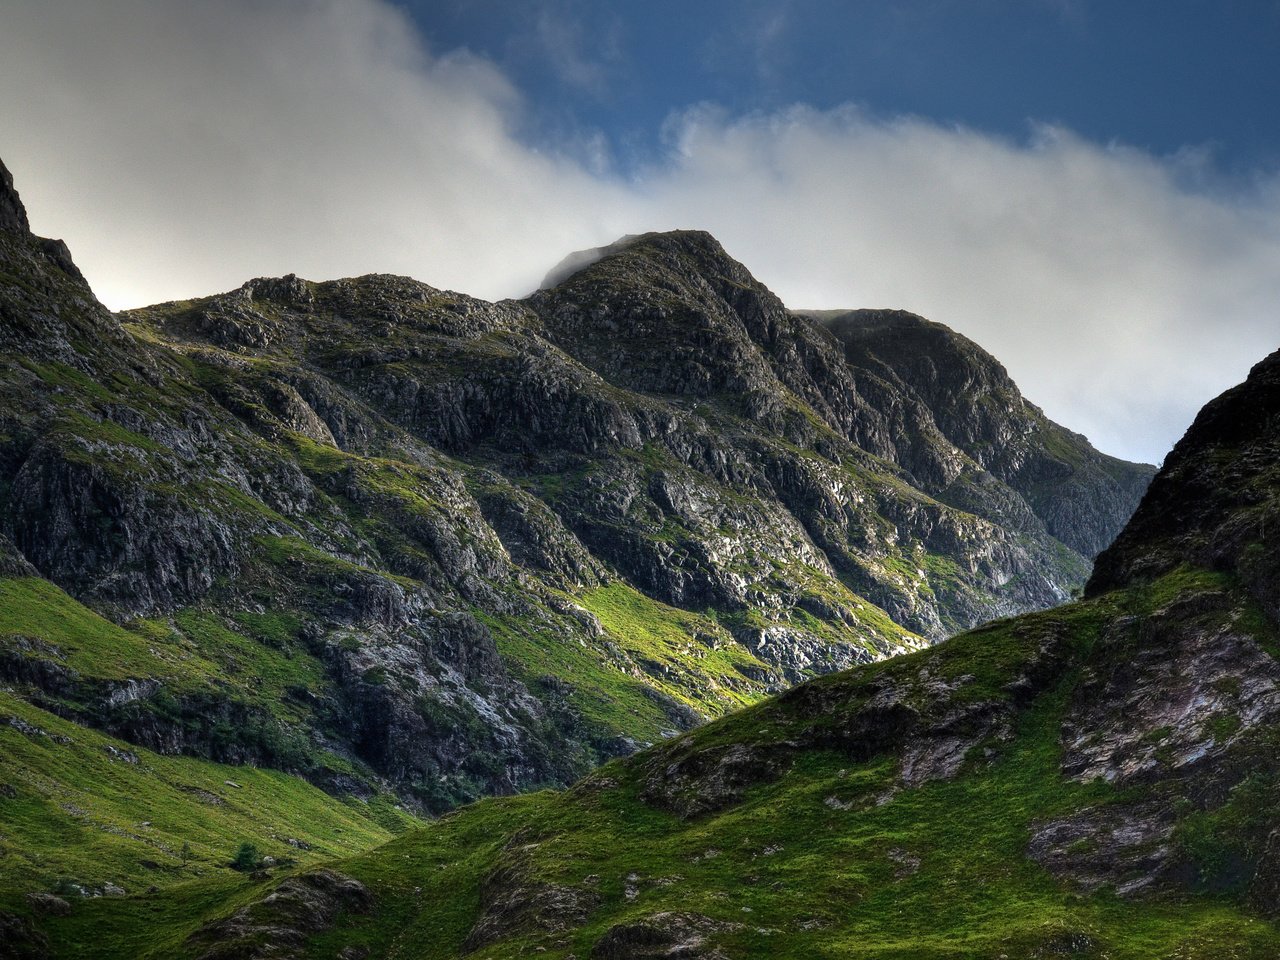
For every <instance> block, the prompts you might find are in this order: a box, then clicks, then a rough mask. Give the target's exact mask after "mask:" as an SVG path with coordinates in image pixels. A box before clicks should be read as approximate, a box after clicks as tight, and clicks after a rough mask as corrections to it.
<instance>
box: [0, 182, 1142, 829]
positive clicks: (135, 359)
mask: <svg viewBox="0 0 1280 960" xmlns="http://www.w3.org/2000/svg"><path fill="white" fill-rule="evenodd" d="M561 273H562V274H563V276H561V277H560V278H559V279H558V282H556V283H554V284H553V285H552V286H550V287H548V288H546V289H543V290H540V291H538V292H537V293H535V294H533V295H532V296H530V297H529V298H527V299H526V300H523V301H504V302H501V303H487V302H484V301H480V300H476V299H473V298H470V297H466V296H463V295H461V294H456V293H450V292H447V291H441V290H437V289H435V288H432V287H429V286H427V285H425V284H422V283H419V282H417V281H414V280H409V279H406V278H402V277H391V276H367V277H360V278H355V279H345V280H336V281H331V282H326V283H312V282H308V281H304V280H301V279H298V278H297V277H293V276H288V277H283V278H275V279H270V278H267V279H256V280H251V281H249V282H247V283H246V284H244V285H243V286H242V287H240V288H239V289H237V290H234V291H231V292H230V293H226V294H222V295H219V296H213V297H207V298H203V299H199V300H193V301H186V302H181V303H167V304H160V305H157V306H154V307H150V308H146V309H142V310H136V311H131V312H128V313H125V314H121V315H119V316H116V315H113V314H111V313H110V312H109V311H107V310H106V309H104V308H103V307H102V306H101V305H100V304H99V303H98V301H97V300H96V299H95V298H94V296H93V294H92V291H91V290H90V289H89V287H88V285H87V284H86V283H85V281H84V278H83V277H82V276H81V274H80V273H79V271H78V270H77V269H76V267H75V265H74V263H73V261H72V259H71V256H70V253H69V251H68V250H67V248H66V246H65V245H64V244H62V243H61V242H60V241H54V240H44V239H40V238H37V237H34V236H32V235H31V233H30V232H29V226H28V222H27V219H26V214H25V210H24V208H23V206H22V204H21V202H20V200H19V198H18V195H17V193H16V191H15V190H14V189H13V186H12V178H11V177H10V176H9V174H8V172H7V171H5V173H4V176H3V178H2V180H0V348H2V351H3V353H2V356H0V563H2V564H3V566H2V568H0V573H3V575H4V580H3V582H2V583H0V616H3V619H4V623H5V628H4V631H3V633H2V634H0V681H2V682H3V683H5V684H7V685H8V686H9V688H10V689H11V690H12V691H13V693H14V695H15V696H18V697H19V698H20V699H22V700H23V701H24V702H26V703H28V704H30V705H31V706H33V707H35V708H38V709H40V710H43V711H48V712H49V713H51V714H54V715H56V716H58V717H61V718H63V719H66V720H70V721H73V722H74V723H76V724H80V725H84V726H86V727H90V728H93V729H94V730H96V731H98V732H99V733H101V734H104V735H106V736H108V737H117V738H120V739H121V740H122V741H125V742H127V743H129V744H132V745H134V746H137V747H140V748H145V749H148V750H151V751H155V752H156V753H157V754H161V755H184V756H194V757H199V758H203V759H207V760H211V761H214V762H220V763H230V764H253V765H258V766H264V767H271V768H274V769H279V770H283V771H288V772H292V773H296V774H300V775H302V776H303V777H304V778H305V779H306V780H307V781H309V782H310V783H311V784H314V785H317V786H319V787H321V788H322V789H324V790H326V791H329V792H330V793H333V794H335V795H340V796H341V795H346V796H355V797H363V798H376V797H380V796H384V795H385V796H390V795H394V796H395V797H396V798H397V799H398V800H399V801H400V802H403V803H406V804H408V805H409V806H410V807H411V808H412V809H414V810H416V811H418V812H440V811H443V810H446V809H449V808H450V807H452V806H454V805H456V804H457V803H459V802H464V801H468V800H471V799H474V798H476V797H478V796H482V795H489V794H495V793H499V794H500V793H510V792H513V791H518V790H525V789H529V788H531V787H535V786H539V785H556V784H558V785H564V784H567V783H570V782H572V781H573V780H574V779H576V778H577V777H579V776H581V775H582V774H584V773H586V772H587V771H589V770H590V769H592V768H593V767H594V766H596V765H597V764H598V763H599V762H601V761H602V760H604V759H608V758H609V757H611V756H617V755H622V754H627V753H630V752H632V751H634V750H635V749H636V748H637V747H638V746H640V745H644V744H647V743H651V742H654V741H657V740H660V739H662V738H663V737H665V736H671V735H673V734H675V733H676V732H678V731H680V730H682V729H687V728H689V727H691V726H694V725H696V724H698V723H700V722H702V721H703V720H705V719H708V718H710V717H714V716H717V715H720V714H722V713H724V712H726V711H728V710H731V709H735V708H738V707H741V706H744V705H746V704H749V703H752V702H755V701H756V700H758V699H760V698H761V697H762V696H764V695H765V694H767V693H768V692H771V691H777V690H781V689H784V688H785V687H787V686H789V685H791V684H793V683H795V682H797V681H800V680H803V679H805V678H807V677H810V676H814V675H817V674H822V673H826V672H830V671H832V670H836V669H840V668H843V667H847V666H850V665H852V664H854V663H860V662H869V661H872V660H876V659H879V658H882V657H884V656H886V655H890V654H894V653H898V652H902V651H904V650H910V649H915V648H918V647H920V646H922V645H924V644H926V643H928V642H931V641H935V640H939V639H941V638H943V637H944V636H946V635H948V634H949V633H951V632H954V631H955V630H957V629H961V628H964V627H968V626H972V625H973V624H975V623H978V622H981V621H983V620H985V619H988V618H990V617H992V616H996V615H1001V614H1009V613H1015V612H1019V611H1022V610H1027V609H1034V608H1039V607H1045V606H1049V605H1052V604H1054V603H1057V602H1060V601H1061V600H1063V599H1065V598H1066V596H1067V594H1068V593H1069V592H1070V591H1071V590H1072V589H1074V588H1076V587H1078V586H1080V585H1081V584H1082V583H1083V581H1084V578H1085V576H1086V574H1087V571H1088V568H1089V559H1090V557H1091V555H1092V553H1093V551H1094V550H1095V549H1096V546H1097V544H1099V543H1101V542H1103V541H1104V540H1105V539H1108V538H1109V536H1110V535H1111V533H1113V532H1114V531H1115V530H1116V529H1118V528H1119V525H1120V523H1121V522H1122V520H1123V518H1124V517H1126V516H1127V515H1128V513H1129V512H1131V510H1132V508H1133V506H1134V505H1135V504H1136V502H1137V500H1138V498H1139V496H1140V495H1141V491H1142V490H1143V489H1144V488H1145V486H1146V483H1147V482H1148V479H1149V476H1150V474H1151V472H1152V468H1148V467H1143V466H1139V465H1133V464H1123V463H1120V462H1119V461H1114V460H1112V459H1110V458H1107V457H1104V456H1102V455H1101V454H1098V453H1097V452H1096V451H1093V450H1092V448H1090V447H1089V446H1088V444H1087V443H1086V442H1085V441H1084V440H1083V439H1082V438H1079V437H1076V436H1075V435H1073V434H1070V433H1069V432H1068V431H1065V430H1063V429H1062V428H1060V427H1057V426H1055V425H1053V424H1051V423H1049V422H1048V421H1047V420H1045V419H1044V417H1043V415H1042V414H1040V412H1039V411H1038V410H1037V409H1036V408H1035V407H1034V406H1032V405H1031V404H1029V403H1027V402H1026V401H1025V400H1023V398H1022V397H1021V395H1020V394H1019V393H1018V391H1017V389H1016V387H1014V386H1013V384H1012V383H1011V382H1010V381H1009V380H1008V378H1007V376H1005V374H1004V372H1003V370H1002V368H1001V367H1000V366H999V364H998V363H997V362H996V361H995V360H994V359H993V358H991V357H990V356H988V355H987V354H985V353H983V352H982V351H981V350H980V349H979V348H977V347H976V346H974V345H973V344H971V343H969V342H968V341H965V340H963V338H960V337H958V336H957V335H955V334H952V333H951V332H950V331H947V330H946V329H945V328H942V327H937V326H936V325H927V324H925V322H924V321H920V320H918V319H917V318H910V320H909V322H908V321H907V320H905V319H904V320H903V321H902V323H903V324H905V325H904V326H903V330H904V331H905V330H907V329H908V327H910V326H911V324H918V325H924V326H928V327H929V328H930V329H931V330H936V331H940V335H939V340H938V344H937V349H936V352H935V353H934V355H933V359H932V361H931V362H932V364H933V367H931V368H930V369H932V370H933V371H934V373H933V374H932V375H930V374H928V372H927V371H926V369H925V368H926V367H927V366H928V364H927V363H926V362H925V360H924V359H922V357H923V356H924V355H925V354H927V353H928V350H929V348H928V347H927V345H921V344H920V343H918V342H917V340H916V339H915V338H913V337H909V336H907V335H906V334H905V333H904V334H903V335H902V337H901V338H898V339H901V342H902V349H901V350H900V351H898V350H896V349H895V347H894V346H893V343H894V342H895V337H893V336H889V337H885V336H879V337H877V336H875V335H874V331H875V330H877V329H880V327H879V326H877V324H878V323H879V321H875V322H872V320H871V319H868V318H861V317H860V315H856V314H854V315H846V316H845V317H843V318H841V319H838V320H836V321H833V322H830V323H820V322H815V321H814V320H811V319H808V318H805V317H800V316H797V315H795V314H792V313H790V312H788V311H787V310H786V309H785V307H784V306H783V305H782V303H781V302H780V301H779V300H778V299H777V298H776V297H775V296H774V295H773V294H772V293H770V292H769V291H768V290H767V289H766V288H765V287H763V286H762V285H761V284H759V283H758V282H757V281H756V280H755V279H754V278H753V277H752V276H751V275H750V273H749V272H748V271H747V270H746V269H745V268H744V267H743V266H742V265H741V264H739V263H737V262H736V261H734V260H732V259H731V258H730V257H729V256H728V255H727V254H725V252H724V251H723V249H722V248H721V247H720V245H719V244H718V243H716V241H715V240H714V239H713V238H711V237H710V236H708V235H707V234H704V233H697V232H676V233H670V234H649V235H645V236H641V237H632V238H626V239H625V240H623V241H620V242H619V243H618V244H615V245H614V246H612V247H610V248H607V249H605V250H603V251H599V252H598V256H588V257H585V258H579V260H578V261H576V262H575V263H574V264H573V265H572V266H570V267H568V268H566V269H565V270H563V271H561ZM877 316H878V315H877ZM904 317H905V315H904ZM895 322H897V321H895ZM993 385H994V386H993ZM996 448H1001V449H1004V448H1008V449H1009V450H1014V449H1016V450H1017V451H1018V452H1017V454H1016V455H1013V454H1009V455H1006V454H999V453H993V452H992V451H993V450H995V449H996ZM1068 521H1069V522H1068Z"/></svg>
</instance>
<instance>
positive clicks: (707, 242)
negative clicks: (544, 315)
mask: <svg viewBox="0 0 1280 960" xmlns="http://www.w3.org/2000/svg"><path fill="white" fill-rule="evenodd" d="M642 246H651V247H654V248H658V249H665V250H678V251H682V252H685V253H693V252H698V253H701V254H702V255H704V256H712V257H726V256H727V254H726V253H725V250H724V247H723V246H721V244H720V241H719V240H717V239H716V238H715V237H714V236H712V235H711V234H710V233H708V232H707V231H706V230H666V231H655V232H651V233H628V234H626V235H625V236H622V237H619V238H618V239H617V240H615V241H613V243H610V244H606V245H605V246H603V247H589V248H587V249H585V250H575V251H573V253H571V254H569V255H568V256H566V257H565V258H564V259H563V260H561V261H560V262H559V263H557V264H556V265H555V266H554V267H552V268H551V269H550V270H548V271H547V275H546V276H545V277H544V278H543V280H542V283H541V284H539V286H538V289H539V290H549V289H551V288H552V287H556V286H559V285H560V284H562V283H564V282H565V281H566V280H568V279H569V278H570V277H572V276H573V275H574V274H576V273H578V272H579V271H582V270H585V269H586V268H587V267H590V266H591V265H592V264H595V263H598V262H600V261H601V260H603V259H605V258H606V257H611V256H613V255H614V254H618V253H622V252H623V251H625V250H628V249H631V248H634V247H642Z"/></svg>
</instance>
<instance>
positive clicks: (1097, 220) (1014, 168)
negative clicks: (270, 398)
mask: <svg viewBox="0 0 1280 960" xmlns="http://www.w3.org/2000/svg"><path fill="white" fill-rule="evenodd" d="M570 39H572V38H570ZM584 79H586V80H590V77H589V76H586V77H584ZM0 85H2V86H3V89H4V90H5V91H6V96H5V97H4V98H0V155H3V156H4V158H5V160H6V162H7V163H8V165H9V167H10V169H11V170H12V171H13V172H14V175H15V177H16V178H17V181H18V186H19V189H20V190H21V191H22V194H23V197H24V199H25V200H26V201H27V205H28V207H29V208H30V211H31V216H32V222H33V227H34V228H35V229H36V230H37V231H39V232H41V233H44V234H46V235H54V236H63V237H65V238H66V239H67V240H68V242H69V243H70V245H71V247H72V250H73V252H74V253H75V255H76V258H77V261H78V262H79V263H80V264H81V267H82V268H83V269H84V271H85V273H86V275H87V276H88V277H89V278H90V280H91V281H92V282H93V284H94V287H95V289H96V290H97V291H98V293H99V295H100V296H102V298H103V299H104V300H105V301H106V302H107V303H108V304H110V305H112V306H116V307H121V306H133V305H140V304H143V303H148V302H154V301H156V300H161V299H171V298H179V297H187V296H193V295H198V294H204V293H209V292H213V291H218V290H224V289H229V288H231V287H234V286H237V285H238V284H239V283H241V282H243V280H245V279H246V278H248V277H251V276H258V275H263V274H281V273H285V272H290V271H293V272H297V273H299V274H301V275H303V276H308V277H313V278H327V277H335V276H344V275H353V274H357V273H363V272H371V271H380V272H398V273H407V274H411V275H413V276H417V277H419V278H421V279H423V280H425V281H427V282H429V283H432V284H435V285H437V286H444V287H451V288H454V289H461V290H464V291H466V292H469V293H473V294H476V295H479V296H485V297H490V298H495V297H500V296H510V295H520V294H522V293H525V292H527V291H528V290H530V289H532V288H533V287H534V286H536V285H537V283H538V281H539V280H540V279H541V278H542V276H543V274H544V273H545V272H546V271H547V270H548V269H549V268H550V267H551V266H553V265H554V264H555V263H556V262H557V261H558V260H559V259H560V258H561V257H562V256H564V255H565V254H566V253H568V252H569V251H571V250H574V249H581V248H585V247H594V246H599V245H602V244H606V243H608V242H610V241H612V240H614V239H616V238H617V237H618V236H620V235H622V234H625V233H636V232H641V231H644V230H648V229H666V228H671V227H702V228H705V229H709V230H711V231H712V232H713V233H715V234H716V235H717V236H718V237H719V238H720V239H721V241H722V242H723V243H724V244H725V246H726V248H727V249H728V250H729V251H730V253H732V254H733V255H735V256H736V257H738V258H739V259H741V260H742V261H743V262H745V263H746V264H747V265H748V266H749V267H750V268H751V269H752V270H753V271H754V272H755V273H756V274H757V276H759V277H760V278H761V279H762V280H763V281H764V282H766V283H768V284H769V285H770V286H771V287H773V288H774V289H775V290H776V291H777V292H778V293H779V294H780V295H781V296H782V297H783V298H784V299H785V300H786V301H787V302H788V303H791V304H793V305H796V306H804V307H842V306H894V307H904V308H907V309H912V310H915V311H917V312H920V313H923V314H925V315H927V316H930V317H931V318H933V319H936V320H939V321H942V322H944V323H947V324H949V325H951V326H952V327H954V328H956V329H957V330H960V331H961V332H963V333H965V334H967V335H968V336H970V337H972V338H973V339H975V340H976V341H978V342H979V343H980V344H982V345H983V346H985V347H986V348H988V349H989V350H991V351H992V352H993V353H994V354H995V355H996V356H998V357H999V358H1000V359H1001V360H1002V361H1004V363H1005V364H1006V365H1007V366H1008V367H1009V369H1010V372H1011V373H1012V374H1013V375H1014V377H1015V379H1017V380H1018V382H1019V383H1020V385H1021V386H1022V387H1023V389H1024V391H1025V392H1026V393H1027V394H1028V395H1029V396H1030V397H1031V398H1032V399H1033V400H1035V401H1037V402H1039V403H1041V404H1042V405H1043V406H1045V408H1046V409H1047V411H1048V412H1049V413H1050V415H1051V416H1054V417H1055V418H1057V419H1059V420H1060V421H1061V422H1063V423H1065V424H1066V425H1068V426H1070V427H1072V428H1074V429H1077V430H1081V431H1083V432H1085V433H1086V434H1088V435H1089V436H1090V437H1091V438H1092V439H1093V440H1094V441H1095V442H1097V443H1098V444H1099V445H1100V446H1102V447H1103V448H1104V449H1107V450H1110V451H1113V452H1116V453H1119V454H1122V455H1126V456H1131V457H1144V458H1148V459H1154V458H1158V457H1160V456H1161V455H1162V454H1163V453H1164V451H1165V450H1167V448H1168V447H1169V445H1170V444H1171V443H1172V442H1173V440H1175V439H1176V438H1177V436H1178V435H1179V434H1180V432H1181V431H1182V430H1183V429H1184V428H1185V426H1186V425H1187V423H1189V421H1190V419H1191V417H1192V416H1193V415H1194V412H1195V410H1196V409H1197V408H1198V407H1199V406H1200V405H1201V404H1202V403H1203V402H1204V401H1205V400H1207V399H1208V398H1209V397H1211V396H1213V395H1214V394H1216V393H1217V392H1219V391H1220V390H1221V389H1223V388H1224V387H1226V386H1228V385H1230V384H1231V383H1233V382H1236V381H1238V380H1240V379H1242V377H1243V376H1244V374H1245V373H1246V372H1247V369H1248V367H1249V365H1250V364H1251V363H1252V362H1254V361H1256V360H1257V359H1259V358H1260V357H1261V356H1263V355H1264V354H1265V353H1267V352H1269V351H1270V350H1272V349H1275V348H1276V347H1277V346H1280V342H1278V341H1280V322H1277V319H1276V307H1275V305H1276V304H1278V303H1280V181H1277V180H1276V179H1275V178H1274V177H1269V178H1268V177H1264V178H1259V179H1258V181H1257V182H1256V183H1254V184H1253V185H1251V186H1249V187H1248V188H1247V189H1243V190H1241V189H1227V188H1225V187H1223V186H1222V185H1221V184H1220V183H1218V182H1217V181H1216V180H1215V179H1214V176H1213V170H1212V157H1211V155H1206V154H1205V153H1204V152H1203V151H1197V150H1188V151H1186V152H1184V153H1182V154H1180V155H1179V156H1176V157H1172V158H1157V157H1153V156H1150V155H1148V154H1145V153H1142V152H1140V151H1136V150H1131V149H1126V148H1124V147H1120V146H1114V145H1099V144H1095V143H1090V142H1086V141H1084V140H1081V139H1080V138H1078V137H1076V136H1074V135H1073V134H1071V133H1070V132H1069V131H1066V130H1061V129H1058V128H1053V127H1036V128H1032V129H1031V130H1030V131H1029V133H1028V136H1027V137H1026V138H1025V139H1023V140H1019V141H1016V142H1015V141H1010V140H1006V139H1001V138H996V137H991V136H988V135H984V134H981V133H978V132H975V131H971V130H963V129H956V128H950V127H943V126H939V125H937V124H934V123H931V122H929V121H926V120H921V119H911V118H906V119H901V118H899V119H887V120H886V119H881V118H876V117H873V116H870V115H868V114H866V113H865V112H862V111H859V110H857V109H854V108H845V109H840V110H835V111H827V112H818V111H814V110H810V109H805V108H801V107H797V108H792V109H788V110H782V111H778V112H774V113H770V114H767V115H759V116H749V117H733V116H729V115H726V114H724V113H723V112H721V111H719V110H717V109H716V108H715V107H714V106H706V105H704V106H698V107H694V108H691V109H688V110H685V111H684V112H681V113H678V114H677V115H675V116H674V117H673V118H672V120H671V121H670V123H669V125H668V128H667V132H668V136H669V147H670V149H669V155H668V156H667V157H666V158H664V160H663V161H662V162H661V163H660V164H657V165H655V166H653V167H651V168H649V169H646V170H644V171H642V172H641V173H640V174H635V175H630V176H627V177H623V176H622V175H619V174H611V173H609V171H608V167H607V164H608V161H607V156H608V152H609V151H608V149H607V145H606V144H600V145H599V148H598V150H596V151H595V154H596V156H597V159H596V160H595V161H594V162H592V163H585V162H584V161H582V160H581V159H580V157H581V156H582V154H583V152H584V151H583V150H582V149H581V145H580V144H579V145H576V146H574V145H568V146H566V148H565V149H564V150H563V152H562V153H558V154H551V153H548V152H546V151H545V150H537V149H534V148H531V147H529V146H528V145H527V144H526V143H524V142H523V141H522V140H521V139H520V138H519V137H518V136H517V133H516V131H518V130H519V129H520V128H521V123H522V121H523V118H524V117H525V116H526V115H527V113H528V112H530V109H531V105H530V104H528V103H526V102H525V101H524V100H523V99H522V97H521V94H520V92H519V91H518V90H516V89H514V88H513V87H512V85H511V84H510V82H509V81H508V80H507V79H506V78H505V77H504V76H503V75H502V73H501V72H500V71H499V70H498V69H497V68H496V67H495V66H494V65H493V64H491V63H489V62H486V61H484V60H482V59H479V58H476V57H474V56H469V55H466V54H462V53H440V52H435V51H431V50H428V49H427V48H426V47H425V45H424V43H423V42H422V40H421V38H420V36H419V35H418V34H417V33H416V31H415V29H414V27H413V25H412V24H411V22H410V21H409V20H408V19H407V18H406V17H405V16H404V15H403V14H402V13H400V12H399V11H398V10H397V9H396V8H394V7H392V6H390V5H389V4H386V3H383V2H380V0H345V2H343V0H266V2H264V0H218V2H214V0H193V2H186V3H182V4H173V3H168V2H166V0H113V2H112V3H110V4H102V3H96V2H89V0H85V2H83V3H75V2H71V0H11V2H10V3H9V4H7V6H6V12H5V30H4V31H3V33H2V34H0Z"/></svg>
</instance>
